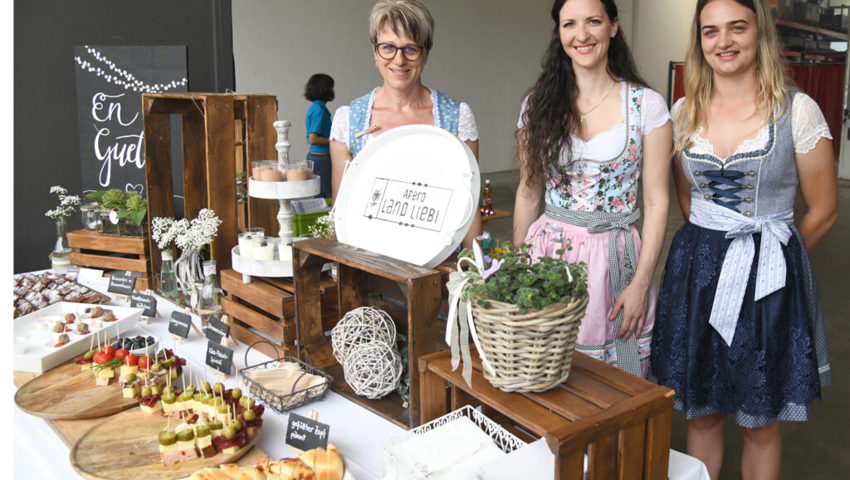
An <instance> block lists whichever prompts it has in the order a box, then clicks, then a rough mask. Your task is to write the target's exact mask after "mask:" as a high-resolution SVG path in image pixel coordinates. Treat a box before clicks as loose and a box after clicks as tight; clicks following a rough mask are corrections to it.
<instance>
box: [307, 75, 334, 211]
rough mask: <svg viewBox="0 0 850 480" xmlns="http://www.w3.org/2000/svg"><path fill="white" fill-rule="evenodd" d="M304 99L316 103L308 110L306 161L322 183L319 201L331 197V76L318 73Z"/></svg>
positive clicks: (332, 97) (312, 79)
mask: <svg viewBox="0 0 850 480" xmlns="http://www.w3.org/2000/svg"><path fill="white" fill-rule="evenodd" d="M304 98H306V99H307V100H309V101H311V102H313V103H311V104H310V108H309V109H308V110H307V118H306V119H305V120H304V123H305V124H306V127H307V143H309V144H310V150H309V151H308V152H307V160H312V161H313V173H314V174H316V175H319V177H321V179H322V184H321V185H322V190H321V192H319V195H318V197H319V198H330V197H331V157H330V149H329V144H330V140H329V137H330V136H331V112H330V111H328V107H327V103H328V102H332V101H333V99H334V79H333V78H331V76H330V75H327V74H324V73H317V74H315V75H313V76H311V77H310V79H309V80H307V85H306V86H305V87H304Z"/></svg>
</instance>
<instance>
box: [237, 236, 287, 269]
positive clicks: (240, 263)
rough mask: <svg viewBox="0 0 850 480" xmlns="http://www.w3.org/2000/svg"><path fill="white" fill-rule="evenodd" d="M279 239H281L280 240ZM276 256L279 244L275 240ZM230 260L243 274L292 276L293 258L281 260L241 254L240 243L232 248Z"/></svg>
mask: <svg viewBox="0 0 850 480" xmlns="http://www.w3.org/2000/svg"><path fill="white" fill-rule="evenodd" d="M278 241H279V240H278ZM274 249H275V257H277V255H278V246H277V242H275V247H274ZM230 261H231V263H232V266H233V269H234V270H236V271H237V272H239V273H241V274H242V275H251V276H254V277H291V276H292V259H291V258H290V259H288V260H279V259H277V258H275V259H274V260H255V259H253V258H245V257H243V256H241V255H239V245H237V246H235V247H233V249H231V250H230Z"/></svg>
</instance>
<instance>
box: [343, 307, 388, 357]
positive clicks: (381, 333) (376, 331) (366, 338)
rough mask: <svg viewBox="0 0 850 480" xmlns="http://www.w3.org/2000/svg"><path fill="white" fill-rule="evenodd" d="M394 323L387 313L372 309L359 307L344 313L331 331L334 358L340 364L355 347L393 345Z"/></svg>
mask: <svg viewBox="0 0 850 480" xmlns="http://www.w3.org/2000/svg"><path fill="white" fill-rule="evenodd" d="M395 334H396V330H395V322H393V319H392V317H390V316H389V314H387V312H385V311H383V310H380V309H377V308H373V307H359V308H355V309H354V310H351V311H350V312H348V313H346V314H345V316H344V317H342V320H340V321H339V322H338V323H337V324H336V326H335V327H334V328H333V329H332V330H331V345H332V346H333V353H334V358H336V361H337V362H339V363H340V364H342V363H344V362H343V360H344V359H345V357H346V356H347V352H348V351H349V350H351V348H352V347H354V346H355V345H360V344H362V343H370V342H382V343H386V344H387V345H390V346H394V345H395Z"/></svg>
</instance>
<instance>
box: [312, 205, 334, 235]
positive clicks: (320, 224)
mask: <svg viewBox="0 0 850 480" xmlns="http://www.w3.org/2000/svg"><path fill="white" fill-rule="evenodd" d="M307 232H309V235H310V236H311V237H313V238H330V239H332V240H333V239H336V230H335V229H334V217H333V210H331V211H330V212H328V214H327V215H322V216H321V217H319V218H317V219H316V223H315V224H313V225H310V226H309V227H307Z"/></svg>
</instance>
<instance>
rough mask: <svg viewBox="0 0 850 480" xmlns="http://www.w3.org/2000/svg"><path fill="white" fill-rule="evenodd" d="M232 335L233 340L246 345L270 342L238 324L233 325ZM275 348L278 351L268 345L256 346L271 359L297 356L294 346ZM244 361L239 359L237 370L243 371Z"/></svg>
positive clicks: (278, 346)
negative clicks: (263, 341)
mask: <svg viewBox="0 0 850 480" xmlns="http://www.w3.org/2000/svg"><path fill="white" fill-rule="evenodd" d="M230 334H231V335H232V336H233V338H235V339H236V340H239V341H240V342H242V343H244V344H245V345H251V344H252V343H254V342H259V341H260V340H265V341H268V339H267V338H264V337H262V336H260V335H257V334H256V333H254V332H252V331H251V330H248V329H247V328H245V327H243V326H242V325H239V324H238V323H233V324H231V330H230ZM275 347H276V348H277V351H275V349H274V348H272V347H271V345H269V344H267V343H258V344H256V345H254V348H255V349H257V350H259V351H260V352H261V353H262V354H264V355H265V356H267V357H269V358H274V359H277V358H278V356H281V357H282V356H284V355H291V356H295V354H296V352H295V347H293V346H292V345H275ZM244 360H245V357H240V358H239V360H238V365H239V366H238V367H237V368H239V369H241V368H242V367H244V366H245V365H243V364H242V363H243V362H244ZM235 361H236V360H234V362H235Z"/></svg>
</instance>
